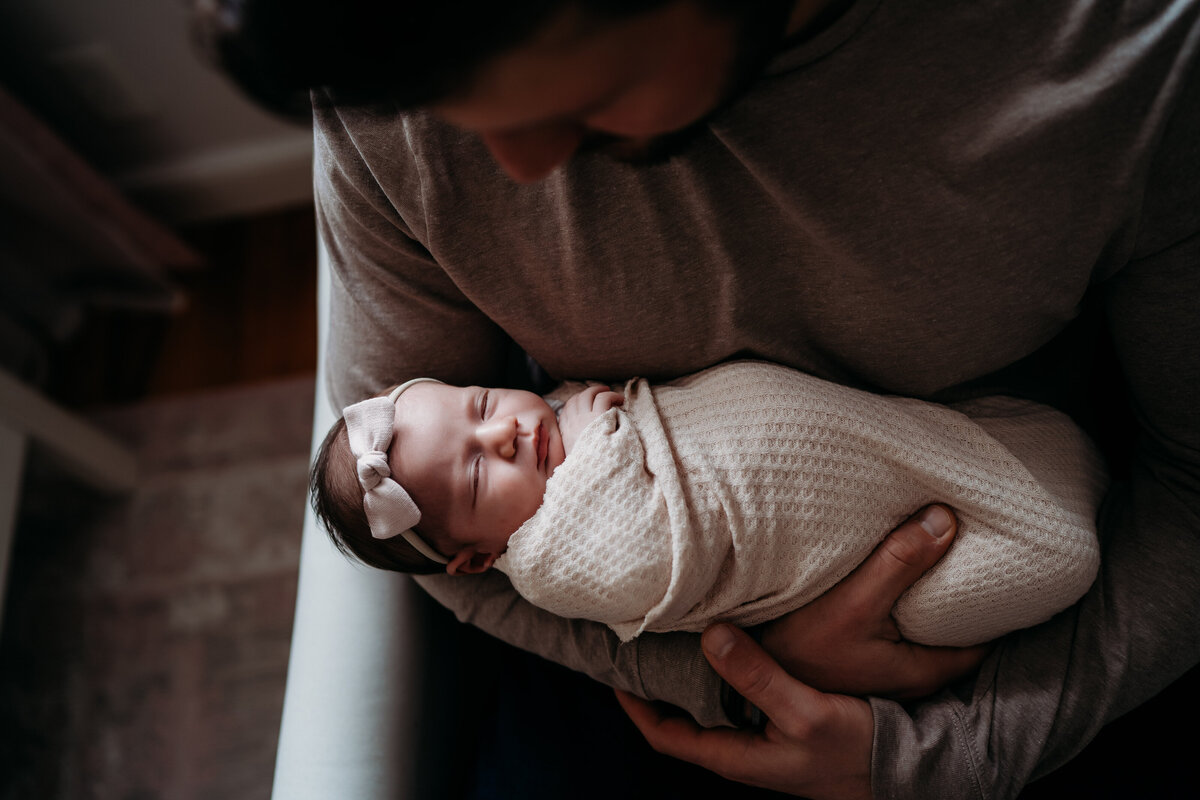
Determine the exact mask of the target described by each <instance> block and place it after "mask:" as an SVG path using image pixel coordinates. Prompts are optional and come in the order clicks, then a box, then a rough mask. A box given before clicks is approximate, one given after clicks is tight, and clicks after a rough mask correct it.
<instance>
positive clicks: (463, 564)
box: [446, 547, 500, 575]
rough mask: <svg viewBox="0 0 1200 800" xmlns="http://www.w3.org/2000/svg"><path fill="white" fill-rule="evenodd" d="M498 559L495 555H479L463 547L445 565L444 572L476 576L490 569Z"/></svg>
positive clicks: (471, 549)
mask: <svg viewBox="0 0 1200 800" xmlns="http://www.w3.org/2000/svg"><path fill="white" fill-rule="evenodd" d="M499 557H500V556H499V555H498V554H497V553H480V552H479V551H477V550H475V549H473V548H470V547H465V548H463V549H462V550H459V551H458V554H457V555H455V556H454V558H452V559H450V563H449V564H447V565H446V572H448V573H449V574H451V575H478V574H479V573H481V572H487V571H488V570H489V569H491V568H492V564H494V563H496V559H497V558H499Z"/></svg>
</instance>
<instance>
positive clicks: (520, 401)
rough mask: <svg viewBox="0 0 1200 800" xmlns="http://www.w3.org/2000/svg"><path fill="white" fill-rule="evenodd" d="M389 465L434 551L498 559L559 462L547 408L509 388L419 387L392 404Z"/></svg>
mask: <svg viewBox="0 0 1200 800" xmlns="http://www.w3.org/2000/svg"><path fill="white" fill-rule="evenodd" d="M395 433H396V435H395V438H394V439H393V444H392V448H391V452H390V454H389V462H390V466H391V469H392V473H393V474H394V475H396V476H397V479H398V480H399V482H400V485H401V486H403V487H405V488H406V489H407V490H408V491H409V493H410V494H411V495H412V496H413V500H414V501H415V502H416V503H417V507H418V508H420V509H421V519H422V522H423V523H426V525H425V528H427V529H432V530H433V532H434V535H433V536H432V537H431V538H432V539H433V541H431V542H430V543H431V544H433V546H434V547H436V548H437V549H439V550H442V551H443V555H445V556H447V557H450V558H453V557H454V555H455V553H456V552H458V551H459V550H461V549H462V548H467V547H471V548H475V549H476V550H477V551H479V552H481V553H492V554H495V555H499V554H500V553H503V552H504V549H505V547H507V544H508V537H509V536H511V535H512V534H513V532H514V531H516V530H517V528H519V527H521V525H522V523H524V522H525V521H526V520H528V519H529V518H530V517H532V516H533V514H534V512H536V511H537V510H538V507H539V506H540V505H541V504H542V496H543V495H544V494H545V491H546V479H547V478H549V477H550V475H551V474H552V473H553V472H554V470H555V469H556V468H557V467H558V465H559V464H561V463H562V462H563V459H564V458H566V453H565V450H564V448H563V441H562V435H561V434H560V433H559V429H558V421H557V419H556V418H555V415H554V411H553V409H551V408H550V406H548V405H546V402H545V401H544V400H542V398H541V397H539V396H538V395H536V394H533V393H532V392H521V391H515V390H511V389H485V388H480V387H478V386H468V387H457V386H446V385H444V384H438V383H418V384H416V385H414V386H412V387H410V388H409V389H407V390H406V391H405V392H404V393H403V394H401V395H400V397H398V398H396V422H395Z"/></svg>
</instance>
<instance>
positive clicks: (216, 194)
mask: <svg viewBox="0 0 1200 800" xmlns="http://www.w3.org/2000/svg"><path fill="white" fill-rule="evenodd" d="M188 2H189V0H5V2H3V3H0V83H4V84H6V85H7V86H8V87H9V89H10V90H12V91H13V93H14V94H16V95H17V96H18V97H20V98H22V99H23V100H24V101H25V102H26V104H27V105H28V106H30V107H31V108H32V109H33V110H35V111H37V112H38V113H40V114H41V115H42V116H43V118H44V119H45V120H46V121H47V122H49V123H50V124H51V125H52V127H54V128H55V129H57V130H58V131H59V133H60V134H62V135H63V137H64V138H65V139H67V140H68V141H69V142H70V143H71V144H73V145H74V146H75V147H76V149H77V150H78V151H79V152H80V153H81V154H83V155H84V156H85V157H86V158H87V159H88V160H89V161H90V162H91V163H92V165H93V166H94V167H96V168H97V169H99V170H100V171H101V172H103V173H105V174H106V175H108V176H109V177H110V178H112V179H113V180H114V181H115V182H116V183H117V184H118V185H119V186H120V187H122V188H123V189H124V190H125V191H126V193H127V194H128V195H129V196H130V197H131V198H132V199H134V200H135V201H137V202H139V203H140V204H141V205H142V206H143V207H145V208H146V209H147V210H148V211H150V212H151V213H154V214H156V215H157V216H159V217H160V218H162V219H164V220H166V221H189V220H196V219H202V218H211V217H218V216H229V215H236V214H243V213H253V212H257V211H264V210H268V209H271V208H277V207H282V206H287V205H294V204H296V203H303V202H308V201H310V200H311V177H310V175H311V172H310V163H311V158H312V142H311V132H310V130H309V129H308V128H307V127H303V126H297V125H294V124H291V123H287V122H283V121H281V120H279V119H277V118H275V117H272V116H271V115H269V114H267V113H266V112H263V111H261V110H259V109H258V108H257V107H255V106H253V105H252V104H251V103H249V102H248V101H246V100H245V99H243V98H242V96H241V95H240V94H239V93H238V92H237V90H236V89H234V88H233V87H232V86H231V85H230V84H229V83H228V82H227V81H226V80H225V79H224V77H223V76H221V75H220V74H218V73H216V72H214V71H213V70H212V69H211V68H209V67H208V66H207V65H205V64H203V63H202V62H201V59H200V58H199V57H198V55H197V54H196V51H195V49H194V47H193V46H192V44H191V41H190V38H189V33H188V29H187V5H188Z"/></svg>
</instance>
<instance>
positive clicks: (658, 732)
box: [616, 689, 751, 779]
mask: <svg viewBox="0 0 1200 800" xmlns="http://www.w3.org/2000/svg"><path fill="white" fill-rule="evenodd" d="M616 694H617V702H618V703H620V704H621V708H623V709H624V710H625V713H626V714H627V715H628V716H629V719H630V720H631V721H632V722H633V724H634V725H635V726H636V727H637V729H638V730H639V731H640V732H641V734H642V736H643V737H645V739H646V743H647V744H649V745H650V746H651V747H652V748H654V749H655V750H656V751H657V752H659V753H662V754H663V755H666V756H671V757H672V758H678V759H680V760H681V761H687V762H689V763H692V764H699V765H701V766H703V767H705V768H706V769H709V770H712V771H713V772H716V773H718V774H721V775H724V776H726V777H729V778H735V779H736V777H738V775H737V773H736V768H737V766H738V765H739V763H740V762H741V761H742V760H743V759H742V754H743V753H744V752H745V750H746V742H745V738H746V737H747V736H750V735H751V734H748V733H747V732H744V731H735V730H732V729H730V728H702V727H700V726H699V725H697V724H696V723H695V721H693V720H692V719H691V717H688V716H682V715H678V714H667V713H664V712H663V710H662V709H661V707H660V706H658V705H657V704H655V703H651V702H648V701H646V700H643V699H641V698H640V697H635V696H634V695H631V694H629V693H628V692H623V691H621V690H620V689H617V690H616Z"/></svg>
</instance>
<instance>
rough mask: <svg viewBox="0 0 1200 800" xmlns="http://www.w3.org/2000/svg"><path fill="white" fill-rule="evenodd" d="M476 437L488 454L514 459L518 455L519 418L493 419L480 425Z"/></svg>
mask: <svg viewBox="0 0 1200 800" xmlns="http://www.w3.org/2000/svg"><path fill="white" fill-rule="evenodd" d="M475 435H476V436H477V437H478V438H479V444H480V446H481V447H483V449H484V450H485V451H487V452H491V453H495V454H497V455H498V456H500V457H501V458H512V457H513V456H514V455H516V453H517V418H516V417H513V416H507V417H493V418H492V419H489V420H488V421H487V422H485V423H483V424H482V425H480V426H479V427H478V428H477V429H476V431H475Z"/></svg>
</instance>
